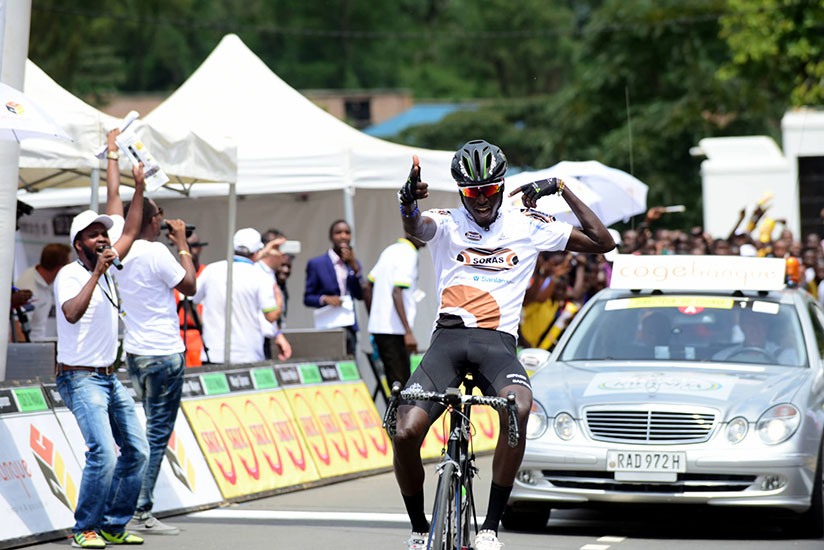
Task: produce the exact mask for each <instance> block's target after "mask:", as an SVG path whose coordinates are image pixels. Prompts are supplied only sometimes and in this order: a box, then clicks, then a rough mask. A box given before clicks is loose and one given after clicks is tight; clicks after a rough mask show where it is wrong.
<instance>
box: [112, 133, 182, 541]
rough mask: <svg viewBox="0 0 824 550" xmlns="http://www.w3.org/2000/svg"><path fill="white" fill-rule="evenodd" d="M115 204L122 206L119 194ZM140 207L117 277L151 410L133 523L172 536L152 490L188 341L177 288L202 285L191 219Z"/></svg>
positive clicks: (132, 363) (132, 365)
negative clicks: (163, 238) (189, 236)
mask: <svg viewBox="0 0 824 550" xmlns="http://www.w3.org/2000/svg"><path fill="white" fill-rule="evenodd" d="M115 135H117V132H116V131H114V132H112V133H110V134H109V150H110V151H112V150H113V147H114V146H115V144H114V136H115ZM115 203H116V207H117V208H119V209H120V210H122V203H120V201H119V199H117V200H115ZM135 208H137V209H141V210H142V216H143V222H142V225H141V227H140V234H139V235H138V238H137V240H135V242H134V244H133V245H132V248H131V253H130V254H129V257H128V258H126V259H124V261H123V270H122V272H121V274H120V277H119V279H118V280H119V282H120V285H119V288H120V296H121V300H122V304H123V305H122V307H123V312H124V317H123V321H124V324H125V325H126V333H125V335H124V338H123V349H124V350H125V351H126V365H127V367H128V371H129V376H130V378H131V379H132V383H133V385H134V389H135V392H136V393H137V397H138V399H140V400H141V401H142V402H143V410H144V411H145V413H146V438H147V440H148V442H149V460H148V463H147V465H146V473H145V474H144V476H143V483H142V486H141V489H140V496H139V497H138V500H137V508H136V511H135V514H134V517H133V519H132V521H131V522H130V524H129V528H130V529H132V530H134V531H138V532H141V533H156V534H164V535H173V534H177V533H178V532H179V529H178V528H176V527H171V526H168V525H165V524H163V523H162V522H160V521H159V520H157V519H156V518H155V517H153V516H152V503H153V499H152V493H153V491H154V486H155V482H156V481H157V476H158V473H159V472H160V463H161V461H162V460H163V455H164V454H165V450H166V445H167V444H168V442H169V437H170V436H171V434H172V430H173V429H174V425H175V419H176V418H177V411H178V409H179V408H180V395H181V392H182V389H183V371H184V370H185V364H184V358H183V351H184V346H183V340H182V339H181V337H180V330H179V328H178V317H177V307H176V305H175V299H174V289H177V290H178V291H180V292H181V293H182V294H184V295H187V296H192V295H194V293H195V291H196V290H197V287H196V283H197V281H196V277H195V266H194V262H193V261H192V254H191V252H190V251H189V244H188V243H187V241H186V224H185V223H183V221H181V220H166V221H165V223H164V222H163V209H162V208H158V206H157V204H155V202H154V201H153V200H152V199H148V198H145V199H143V200H142V201H140V202H132V203H131V204H130V205H129V208H128V210H132V209H135ZM162 226H166V227H168V228H169V229H170V235H169V237H170V239H171V241H172V243H174V245H175V247H176V248H177V256H178V258H179V259H180V263H178V261H177V260H176V259H175V257H174V255H172V253H171V252H170V251H169V249H168V247H167V246H166V245H164V244H163V243H160V242H155V241H156V239H157V238H158V236H160V233H161V227H162Z"/></svg>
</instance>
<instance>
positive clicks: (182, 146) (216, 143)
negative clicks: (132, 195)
mask: <svg viewBox="0 0 824 550" xmlns="http://www.w3.org/2000/svg"><path fill="white" fill-rule="evenodd" d="M23 91H24V93H25V94H26V95H27V96H29V97H30V98H31V99H33V100H34V101H36V102H37V103H39V104H40V105H44V106H48V109H49V112H50V113H52V116H53V118H54V119H55V122H56V123H57V124H58V125H59V126H60V127H62V128H63V129H64V130H65V131H66V132H67V133H68V134H69V136H70V137H71V138H72V141H62V140H48V139H29V140H25V141H23V142H22V144H21V149H20V176H19V180H20V181H19V185H18V188H19V189H22V190H24V191H25V192H24V193H20V194H19V195H18V198H20V199H21V200H23V201H27V202H30V203H32V204H33V203H37V202H38V201H37V198H36V197H34V196H30V195H36V194H37V193H38V192H39V191H40V190H42V189H46V188H51V187H79V188H82V189H83V191H73V193H74V194H77V193H78V192H79V193H80V195H78V196H82V195H85V198H86V199H87V200H88V199H89V194H88V189H89V183H90V181H95V180H97V181H98V182H99V170H100V168H101V165H103V166H104V167H105V163H101V162H100V161H99V160H98V159H97V158H95V153H97V151H98V150H99V149H100V147H101V146H102V145H104V144H105V143H106V132H107V131H108V130H109V129H110V128H114V127H116V126H117V125H118V122H119V121H118V119H116V118H113V117H111V116H109V115H106V114H104V113H102V112H100V111H98V110H97V109H95V108H94V107H92V106H90V105H88V104H86V103H85V102H83V101H82V100H80V99H78V98H77V97H75V96H74V95H72V94H71V93H70V92H68V91H66V90H65V89H64V88H62V87H61V86H60V85H59V84H57V83H56V82H55V81H54V80H52V79H51V78H49V76H48V75H47V74H46V73H44V72H43V71H42V70H41V69H40V68H39V67H38V66H37V65H35V64H34V63H32V62H31V61H30V60H28V61H27V62H26V79H25V85H24V90H23ZM135 131H136V132H137V134H138V135H139V136H140V138H141V140H142V141H143V142H144V143H145V144H146V147H147V148H148V149H149V150H150V151H151V152H152V155H153V156H154V157H155V158H156V159H157V160H158V162H159V163H160V164H161V165H162V166H163V169H164V171H165V172H166V173H167V174H168V175H169V177H170V178H171V179H172V182H170V183H171V185H170V187H176V188H178V189H179V190H180V191H184V192H185V191H186V190H187V189H188V187H189V186H190V185H191V184H192V183H194V182H199V181H212V182H215V181H218V182H231V181H233V180H234V179H235V174H236V161H235V155H236V147H235V145H234V143H233V142H232V141H231V139H227V138H226V137H224V136H222V135H215V134H214V133H212V132H209V131H208V129H206V130H204V131H200V132H195V131H193V130H192V129H191V128H189V127H187V126H168V125H163V124H162V123H158V124H155V125H153V126H149V125H147V124H145V123H141V122H140V121H138V122H136V123H135ZM204 136H208V137H204ZM215 136H216V137H215ZM120 171H121V173H123V174H124V175H125V176H127V177H131V166H130V164H129V161H128V160H127V159H125V158H124V159H122V160H121V163H120ZM96 192H97V186H92V195H94V194H95V193H96ZM224 193H225V187H224ZM71 194H72V192H69V193H68V195H69V196H71ZM49 195H50V194H49ZM61 195H63V196H66V195H67V193H66V192H63V193H61ZM47 196H48V195H47ZM92 198H93V197H92ZM47 200H48V199H47ZM64 204H65V203H64ZM38 206H39V205H38Z"/></svg>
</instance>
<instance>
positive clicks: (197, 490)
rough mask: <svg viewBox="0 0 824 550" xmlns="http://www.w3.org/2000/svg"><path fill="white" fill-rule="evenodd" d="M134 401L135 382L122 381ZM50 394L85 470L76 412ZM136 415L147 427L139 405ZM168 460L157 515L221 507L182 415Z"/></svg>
mask: <svg viewBox="0 0 824 550" xmlns="http://www.w3.org/2000/svg"><path fill="white" fill-rule="evenodd" d="M122 383H123V385H124V386H125V387H126V389H127V390H128V391H129V393H130V394H131V395H132V396H133V397H134V395H135V392H134V389H133V388H132V386H131V382H129V381H122ZM45 388H46V391H47V393H48V395H49V397H50V399H51V401H52V404H53V406H54V411H55V415H56V416H57V418H58V420H59V421H60V424H61V426H62V427H63V431H64V432H65V434H66V437H67V439H68V441H69V444H70V446H71V447H72V450H73V451H74V455H75V456H76V457H77V461H78V463H79V464H80V467H81V468H82V467H83V466H84V465H85V463H86V460H85V453H86V443H85V441H84V439H83V434H82V433H81V432H80V428H79V427H78V425H77V421H76V420H75V418H74V415H73V414H72V412H71V411H70V410H69V409H68V408H66V406H65V404H64V403H63V400H62V399H61V398H60V394H59V393H58V392H57V389H56V388H55V387H54V386H53V385H46V386H45ZM135 412H136V413H137V417H138V419H139V420H140V424H141V426H143V428H144V429H145V427H146V415H145V413H144V412H143V406H142V405H141V404H140V403H139V402H135ZM164 458H165V460H163V462H161V464H160V473H159V474H158V477H157V483H156V484H155V490H154V505H153V508H152V511H153V512H155V513H162V512H168V511H173V510H185V509H192V508H199V507H202V506H207V505H210V504H217V503H219V502H221V501H222V500H223V499H222V497H221V495H220V491H219V490H218V488H217V485H216V484H215V480H214V478H213V477H212V473H211V472H210V471H209V466H208V465H207V464H206V459H205V458H204V457H203V455H202V453H201V452H200V448H199V447H198V445H197V441H196V440H195V436H194V434H193V433H192V430H191V428H190V427H189V424H188V423H187V422H186V418H185V416H184V415H183V414H178V415H177V419H176V420H175V428H174V430H173V431H172V436H171V438H170V439H169V443H168V445H167V446H166V454H165V457H164Z"/></svg>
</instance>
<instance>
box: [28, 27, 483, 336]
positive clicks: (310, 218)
mask: <svg viewBox="0 0 824 550" xmlns="http://www.w3.org/2000/svg"><path fill="white" fill-rule="evenodd" d="M46 78H48V77H46ZM64 92H65V91H64ZM66 93H67V92H66ZM103 116H105V115H103ZM145 123H146V124H148V125H150V126H151V127H153V128H154V127H162V128H169V127H172V128H181V129H187V130H191V131H193V132H195V133H197V134H201V133H202V134H204V135H206V134H208V135H228V136H230V137H231V138H233V139H234V140H235V142H236V143H237V155H238V161H237V162H238V171H237V182H238V183H237V185H236V189H237V194H238V201H237V219H238V220H239V221H238V223H237V226H238V227H248V226H251V227H255V228H257V229H259V230H265V229H266V228H268V227H273V226H274V227H277V228H279V229H281V230H283V231H284V232H285V233H286V234H287V235H289V237H290V238H292V239H299V240H301V242H302V243H303V253H302V254H300V255H299V256H298V257H297V258H296V260H295V262H294V267H293V273H294V275H293V276H292V278H291V279H290V281H289V289H290V291H291V300H290V311H289V326H290V327H293V328H301V327H311V326H312V314H311V311H309V310H308V309H306V308H304V307H303V306H302V305H301V302H302V294H303V284H304V269H305V263H306V260H307V259H308V258H309V257H311V256H314V255H317V254H320V253H322V252H323V251H324V250H325V249H326V248H328V246H329V242H328V239H327V228H328V226H329V223H330V222H331V221H332V220H334V219H336V218H343V217H346V218H347V219H350V220H352V221H354V220H357V227H356V236H357V243H356V246H357V256H358V258H359V260H360V261H361V263H362V264H363V267H364V269H366V270H369V269H371V267H372V266H373V265H374V264H375V262H376V261H377V258H378V255H379V254H380V252H381V251H382V250H383V248H384V247H385V246H387V245H389V244H391V243H392V242H394V240H395V239H397V238H398V237H401V236H402V234H403V229H402V227H401V223H400V214H399V212H398V203H397V198H396V197H395V192H396V190H397V189H398V188H399V187H400V185H401V183H402V182H403V181H404V180H405V179H406V176H407V174H408V171H409V168H410V166H411V160H412V155H413V154H417V155H418V156H419V158H420V160H421V166H422V173H423V177H424V180H425V181H427V183H429V184H430V186H431V187H430V189H432V190H433V191H432V198H431V199H430V200H428V201H425V203H421V207H422V208H425V207H436V206H437V207H450V206H455V205H456V204H457V203H458V198H457V193H456V192H455V184H454V182H453V181H452V179H451V177H450V171H449V163H450V162H451V158H452V153H451V152H443V151H430V150H424V149H416V148H410V147H405V146H401V145H397V144H392V143H389V142H385V141H383V140H380V139H377V138H373V137H370V136H367V135H365V134H362V133H361V132H359V131H357V130H355V129H354V128H352V127H350V126H348V125H347V124H345V123H343V122H341V121H339V120H337V119H336V118H334V117H333V116H331V115H329V114H328V113H326V112H325V111H323V110H322V109H320V108H319V107H317V106H315V105H314V104H313V103H311V102H310V101H309V100H307V99H306V98H305V97H303V96H302V95H301V94H300V93H298V92H297V91H295V90H294V89H292V88H291V87H290V86H288V85H287V84H286V83H284V82H283V81H282V80H281V79H280V78H278V77H277V76H276V75H275V74H274V73H273V72H272V71H271V70H270V69H269V68H268V67H267V66H266V65H265V64H264V63H263V62H262V61H261V60H260V59H259V58H258V57H257V56H255V55H254V54H253V53H252V52H251V51H250V50H249V49H248V48H247V47H246V46H245V45H244V44H243V43H242V42H241V41H240V39H239V38H237V37H236V36H234V35H229V36H227V37H225V38H224V39H223V40H222V41H221V42H220V44H219V45H218V46H217V48H216V49H215V51H214V52H212V54H211V55H210V56H209V57H208V58H207V59H206V60H205V61H204V63H203V64H202V65H201V67H200V68H198V69H197V70H196V71H195V72H194V73H193V74H192V75H191V77H190V78H189V79H188V80H187V81H186V82H185V83H184V84H183V85H182V86H181V87H180V89H178V90H177V91H176V92H175V93H174V94H172V96H171V97H170V98H169V99H167V101H166V102H164V103H163V104H162V105H161V106H159V107H158V108H157V109H156V110H155V111H153V112H152V113H150V114H149V115H148V116H146V117H145ZM70 133H71V132H70ZM98 135H99V136H100V137H99V139H100V140H102V139H103V136H104V134H103V130H102V129H99V130H98ZM470 137H474V136H470ZM96 143H97V144H98V145H99V144H100V143H102V141H97V142H96ZM149 147H150V150H152V152H153V154H155V156H156V157H158V158H159V157H160V155H159V151H158V153H155V149H154V148H152V145H151V144H149ZM160 164H161V166H163V167H164V170H166V172H167V173H169V174H170V175H171V171H170V170H168V169H167V168H166V164H164V162H163V161H162V160H160ZM356 188H359V189H361V190H362V191H361V192H359V193H358V196H357V200H353V198H354V193H355V189H356ZM438 189H441V190H442V191H438ZM227 193H228V186H225V185H221V184H209V185H199V186H194V187H193V188H191V189H189V190H188V197H187V198H181V197H180V195H179V194H174V193H171V192H169V191H167V190H165V189H161V190H158V191H156V192H154V193H152V194H151V196H152V197H153V198H154V199H155V200H158V201H159V202H160V204H161V205H162V206H163V207H164V210H165V211H166V213H167V215H168V216H169V217H179V218H182V219H185V220H186V221H187V222H188V223H193V224H195V225H196V226H197V228H198V235H199V237H200V240H202V241H208V242H209V243H210V245H209V246H208V247H207V248H206V249H204V253H203V257H202V261H204V262H206V263H208V262H211V261H215V260H219V259H221V258H223V257H225V255H224V254H223V251H225V250H226V248H227V246H228V244H229V239H228V235H229V234H230V233H231V232H230V231H227V229H226V228H227V224H226V223H225V217H226V211H227V210H226V206H227V205H226V203H227V199H226V195H227ZM272 193H277V194H276V195H270V196H264V195H262V194H272ZM247 195H250V196H247ZM251 195H255V196H251ZM18 197H19V198H21V199H22V200H25V201H27V202H28V203H30V204H32V205H33V206H35V208H38V209H43V208H57V207H62V209H63V210H62V211H63V212H66V211H67V209H66V207H74V208H73V209H71V210H72V211H79V210H80V209H81V208H79V207H80V206H81V205H85V204H88V197H89V195H88V191H87V190H83V189H80V188H78V189H49V190H48V191H46V192H42V193H25V192H21V193H18ZM175 199H177V200H175ZM346 199H348V200H349V201H351V202H349V204H348V205H347V204H346V203H347V200H346ZM101 200H103V199H101ZM229 201H230V202H231V198H230V199H229ZM347 206H348V208H347ZM230 211H233V210H232V209H231V205H230ZM53 212H54V213H57V212H58V210H54V211H53ZM353 225H354V224H353ZM32 237H34V236H31V237H29V240H31V241H34V240H35V239H34V238H32ZM420 273H421V278H420V281H419V286H421V287H422V288H423V289H424V291H425V292H427V297H426V299H425V300H424V302H423V303H421V304H419V308H418V317H417V320H416V323H415V331H416V334H417V336H418V340H419V342H421V343H422V345H424V346H425V345H426V343H427V342H428V336H429V332H430V329H431V326H432V319H433V318H434V313H435V310H436V308H437V297H436V296H435V281H434V274H433V270H432V267H431V260H430V258H429V254H427V253H426V252H424V253H423V254H422V255H421V267H420ZM359 318H360V319H361V320H363V319H365V317H364V316H363V312H361V316H360V317H359Z"/></svg>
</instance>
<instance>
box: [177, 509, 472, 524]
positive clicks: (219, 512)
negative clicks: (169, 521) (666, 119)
mask: <svg viewBox="0 0 824 550" xmlns="http://www.w3.org/2000/svg"><path fill="white" fill-rule="evenodd" d="M187 517H190V518H195V519H229V520H244V519H245V520H249V519H252V520H282V521H316V522H319V523H323V522H326V521H348V522H363V523H401V524H408V523H409V516H407V515H406V514H384V513H378V512H317V511H305V512H298V511H288V510H227V509H225V508H217V509H214V510H205V511H203V512H194V513H192V514H188V516H187ZM484 519H485V518H484V517H482V516H478V523H482V522H483V521H484Z"/></svg>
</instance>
